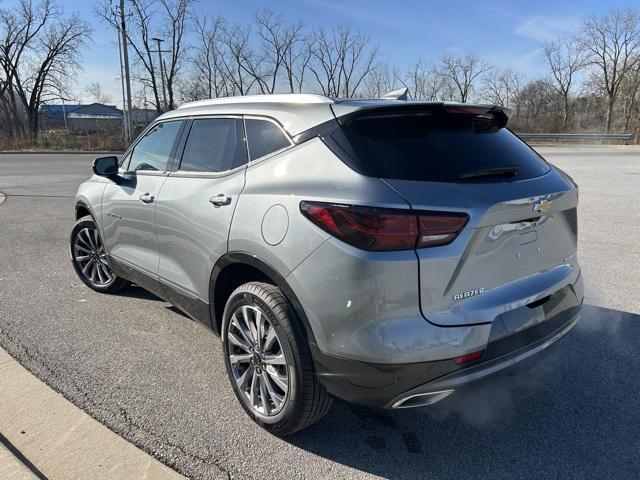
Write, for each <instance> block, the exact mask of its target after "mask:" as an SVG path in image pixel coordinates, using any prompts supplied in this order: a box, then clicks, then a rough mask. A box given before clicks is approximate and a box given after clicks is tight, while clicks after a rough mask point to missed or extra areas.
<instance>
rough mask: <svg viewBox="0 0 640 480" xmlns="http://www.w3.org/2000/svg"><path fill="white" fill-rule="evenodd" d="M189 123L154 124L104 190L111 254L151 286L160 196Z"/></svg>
mask: <svg viewBox="0 0 640 480" xmlns="http://www.w3.org/2000/svg"><path fill="white" fill-rule="evenodd" d="M186 123H187V122H186V121H184V120H176V121H166V122H160V123H158V124H156V125H154V126H153V127H151V128H150V129H149V130H148V131H147V132H146V133H145V134H144V136H143V137H142V138H141V139H140V140H139V141H138V142H137V143H136V144H135V146H134V147H133V149H132V150H131V151H130V153H129V154H128V155H127V156H126V157H125V159H124V161H123V164H122V166H121V170H120V174H119V175H118V177H117V179H116V180H115V181H113V182H111V183H109V184H108V185H107V187H106V188H105V191H104V194H103V199H102V206H103V208H102V230H103V236H104V241H105V245H106V248H107V251H108V252H109V256H110V258H111V259H112V262H113V263H115V264H116V267H119V268H124V269H125V270H126V271H127V274H126V277H127V278H129V279H131V280H133V281H135V282H136V283H140V284H141V285H142V286H145V287H147V288H150V287H153V286H154V285H153V283H152V284H151V285H148V284H146V283H145V280H147V281H148V280H150V279H151V280H157V275H158V257H159V254H158V236H157V229H156V204H155V202H156V199H157V196H158V193H159V192H160V188H161V187H162V184H163V183H164V182H165V180H166V179H167V175H168V174H169V172H168V170H169V167H168V165H170V164H171V162H172V161H173V155H174V154H175V150H176V146H177V144H178V141H179V139H180V136H181V134H182V130H183V127H184V125H185V124H186ZM139 274H142V275H139Z"/></svg>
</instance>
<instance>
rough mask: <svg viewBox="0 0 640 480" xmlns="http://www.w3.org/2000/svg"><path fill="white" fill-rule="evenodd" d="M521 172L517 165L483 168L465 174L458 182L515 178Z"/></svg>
mask: <svg viewBox="0 0 640 480" xmlns="http://www.w3.org/2000/svg"><path fill="white" fill-rule="evenodd" d="M519 171H520V167H518V166H516V165H511V166H506V167H495V168H483V169H481V170H474V171H472V172H467V173H463V174H462V175H460V176H459V177H458V180H468V179H470V178H486V177H506V178H508V177H513V176H515V175H516V174H517V173H518V172H519Z"/></svg>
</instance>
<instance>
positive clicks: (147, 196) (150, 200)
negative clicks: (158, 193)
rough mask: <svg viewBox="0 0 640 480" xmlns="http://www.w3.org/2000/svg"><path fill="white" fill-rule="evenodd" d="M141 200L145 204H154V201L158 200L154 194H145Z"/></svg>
mask: <svg viewBox="0 0 640 480" xmlns="http://www.w3.org/2000/svg"><path fill="white" fill-rule="evenodd" d="M139 198H140V200H141V201H142V202H144V203H153V201H154V200H155V199H156V197H155V196H154V195H153V193H143V194H142V195H140V197H139Z"/></svg>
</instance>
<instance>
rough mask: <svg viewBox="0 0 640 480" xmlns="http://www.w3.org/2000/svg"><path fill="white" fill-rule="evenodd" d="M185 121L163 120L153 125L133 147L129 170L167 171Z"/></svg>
mask: <svg viewBox="0 0 640 480" xmlns="http://www.w3.org/2000/svg"><path fill="white" fill-rule="evenodd" d="M183 124H184V121H173V122H162V123H158V124H157V125H156V126H154V127H152V128H151V130H149V131H148V132H147V133H146V134H145V136H144V137H142V139H141V140H140V141H139V142H138V143H137V144H136V146H135V147H134V148H133V152H132V153H131V155H130V160H129V167H128V168H127V170H129V171H135V172H137V171H141V170H146V171H165V170H166V169H167V162H168V161H169V157H170V156H171V152H172V150H173V146H174V144H175V142H176V139H177V138H178V134H179V133H180V131H181V130H180V129H181V128H182V125H183Z"/></svg>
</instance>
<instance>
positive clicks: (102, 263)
mask: <svg viewBox="0 0 640 480" xmlns="http://www.w3.org/2000/svg"><path fill="white" fill-rule="evenodd" d="M73 260H74V262H76V264H77V265H78V268H79V271H80V272H81V273H82V275H83V276H84V278H85V279H87V280H88V281H89V282H91V283H92V284H94V285H98V286H105V285H109V284H110V283H111V282H112V281H113V279H114V278H115V275H114V274H113V272H112V271H111V268H110V267H109V264H108V263H107V254H106V252H105V250H104V246H103V245H102V240H101V239H100V233H99V232H98V229H97V228H92V227H85V228H83V229H82V230H80V231H79V232H78V234H77V235H76V238H75V240H74V242H73Z"/></svg>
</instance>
